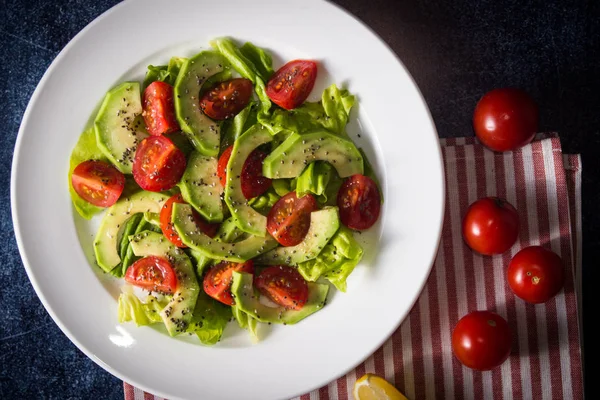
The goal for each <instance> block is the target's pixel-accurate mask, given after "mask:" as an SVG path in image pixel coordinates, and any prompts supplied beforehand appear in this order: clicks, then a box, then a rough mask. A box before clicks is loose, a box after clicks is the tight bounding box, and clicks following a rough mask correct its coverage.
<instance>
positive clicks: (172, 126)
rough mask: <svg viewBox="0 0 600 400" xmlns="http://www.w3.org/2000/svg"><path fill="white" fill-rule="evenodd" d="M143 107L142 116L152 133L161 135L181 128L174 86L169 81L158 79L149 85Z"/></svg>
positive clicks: (145, 91) (149, 131) (145, 92)
mask: <svg viewBox="0 0 600 400" xmlns="http://www.w3.org/2000/svg"><path fill="white" fill-rule="evenodd" d="M142 108H143V111H142V117H144V122H145V123H146V128H147V129H148V133H150V134H151V135H154V136H160V135H164V134H168V133H172V132H176V131H178V130H179V123H177V118H175V105H174V103H173V86H171V85H169V84H168V83H165V82H160V81H156V82H152V83H151V84H150V85H148V87H147V88H146V90H144V96H143V99H142Z"/></svg>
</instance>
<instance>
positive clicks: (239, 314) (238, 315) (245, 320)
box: [231, 306, 260, 342]
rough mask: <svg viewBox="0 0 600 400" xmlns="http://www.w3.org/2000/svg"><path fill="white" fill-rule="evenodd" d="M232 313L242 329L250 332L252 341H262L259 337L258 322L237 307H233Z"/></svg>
mask: <svg viewBox="0 0 600 400" xmlns="http://www.w3.org/2000/svg"><path fill="white" fill-rule="evenodd" d="M231 312H232V314H233V317H234V318H235V320H236V321H237V323H238V325H239V326H240V328H242V329H246V330H248V332H250V337H251V338H252V341H253V342H258V341H259V340H260V338H259V337H258V321H257V320H256V319H255V318H253V317H251V316H250V315H248V314H247V313H245V312H244V311H242V310H240V309H239V308H238V307H236V306H232V307H231Z"/></svg>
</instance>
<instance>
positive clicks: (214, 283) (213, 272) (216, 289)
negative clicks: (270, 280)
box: [203, 260, 254, 306]
mask: <svg viewBox="0 0 600 400" xmlns="http://www.w3.org/2000/svg"><path fill="white" fill-rule="evenodd" d="M233 271H237V272H247V273H249V274H253V273H254V262H253V261H252V260H249V261H246V262H245V263H242V264H237V263H233V262H229V261H221V262H220V263H218V264H217V265H215V266H214V267H212V268H211V269H209V270H208V272H207V273H206V275H204V282H203V286H204V291H205V292H206V294H207V295H209V296H210V297H212V298H213V299H215V300H219V301H220V302H221V303H223V304H227V305H228V306H232V305H234V304H235V300H234V299H233V296H231V282H232V280H233Z"/></svg>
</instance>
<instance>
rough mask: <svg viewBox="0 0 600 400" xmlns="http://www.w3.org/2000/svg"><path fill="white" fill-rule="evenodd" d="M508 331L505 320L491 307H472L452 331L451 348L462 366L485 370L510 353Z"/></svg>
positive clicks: (501, 360)
mask: <svg viewBox="0 0 600 400" xmlns="http://www.w3.org/2000/svg"><path fill="white" fill-rule="evenodd" d="M511 340H512V334H511V331H510V327H509V326H508V322H506V320H505V319H504V318H502V317H501V316H499V315H498V314H496V313H493V312H491V311H473V312H471V313H469V314H467V315H465V316H464V317H462V318H461V319H460V321H458V323H457V324H456V327H455V328H454V331H453V332H452V351H453V352H454V355H455V356H456V358H458V360H459V361H460V362H461V363H463V364H464V365H465V366H467V367H469V368H472V369H476V370H479V371H487V370H490V369H493V368H496V367H497V366H499V365H500V364H502V363H503V362H504V361H506V359H507V358H508V356H509V355H510V350H511V349H510V348H511Z"/></svg>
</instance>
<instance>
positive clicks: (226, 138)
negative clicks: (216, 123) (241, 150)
mask: <svg viewBox="0 0 600 400" xmlns="http://www.w3.org/2000/svg"><path fill="white" fill-rule="evenodd" d="M257 108H258V104H257V103H255V102H253V101H251V102H250V103H249V104H248V105H247V106H246V107H245V108H244V109H243V110H242V111H240V112H239V113H238V114H237V115H236V116H235V117H233V119H231V120H225V122H224V123H223V128H222V130H221V131H222V132H223V136H222V137H221V152H223V151H225V149H227V148H228V147H229V146H233V142H235V140H236V139H237V138H239V137H240V136H241V135H242V133H244V132H246V131H247V130H248V129H249V128H250V127H251V126H253V125H255V124H256V112H257Z"/></svg>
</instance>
